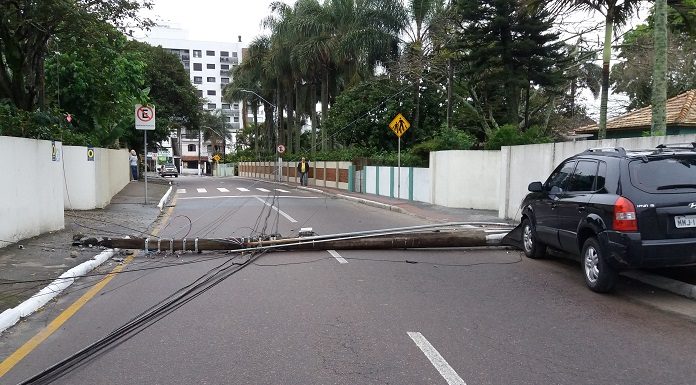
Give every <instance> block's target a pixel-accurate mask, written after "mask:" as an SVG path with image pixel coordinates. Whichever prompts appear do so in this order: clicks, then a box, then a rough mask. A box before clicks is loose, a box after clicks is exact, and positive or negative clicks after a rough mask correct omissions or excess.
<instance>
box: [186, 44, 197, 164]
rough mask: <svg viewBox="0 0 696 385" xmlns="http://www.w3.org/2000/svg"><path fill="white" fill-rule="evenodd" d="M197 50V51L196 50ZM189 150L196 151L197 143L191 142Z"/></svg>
mask: <svg viewBox="0 0 696 385" xmlns="http://www.w3.org/2000/svg"><path fill="white" fill-rule="evenodd" d="M194 52H195V51H194ZM188 150H189V152H195V151H196V145H195V144H189V145H188Z"/></svg>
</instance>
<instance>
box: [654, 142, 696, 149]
mask: <svg viewBox="0 0 696 385" xmlns="http://www.w3.org/2000/svg"><path fill="white" fill-rule="evenodd" d="M656 148H657V149H658V150H665V149H672V150H691V151H693V150H696V142H691V143H669V144H664V143H663V144H659V145H658V146H657V147H656Z"/></svg>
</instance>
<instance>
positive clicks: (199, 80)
mask: <svg viewBox="0 0 696 385" xmlns="http://www.w3.org/2000/svg"><path fill="white" fill-rule="evenodd" d="M201 83H203V77H202V76H194V77H193V84H201Z"/></svg>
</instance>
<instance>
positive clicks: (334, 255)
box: [326, 250, 348, 263]
mask: <svg viewBox="0 0 696 385" xmlns="http://www.w3.org/2000/svg"><path fill="white" fill-rule="evenodd" d="M326 251H328V252H329V254H331V256H332V257H334V258H336V260H337V261H338V262H339V263H348V261H346V259H345V258H343V257H341V254H339V253H338V252H336V250H326Z"/></svg>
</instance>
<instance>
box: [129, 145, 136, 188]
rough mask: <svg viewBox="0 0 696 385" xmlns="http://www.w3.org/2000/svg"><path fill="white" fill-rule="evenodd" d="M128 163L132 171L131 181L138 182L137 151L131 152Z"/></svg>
mask: <svg viewBox="0 0 696 385" xmlns="http://www.w3.org/2000/svg"><path fill="white" fill-rule="evenodd" d="M128 162H129V163H130V169H131V181H134V180H138V155H137V154H136V153H135V150H130V156H129V157H128Z"/></svg>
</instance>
